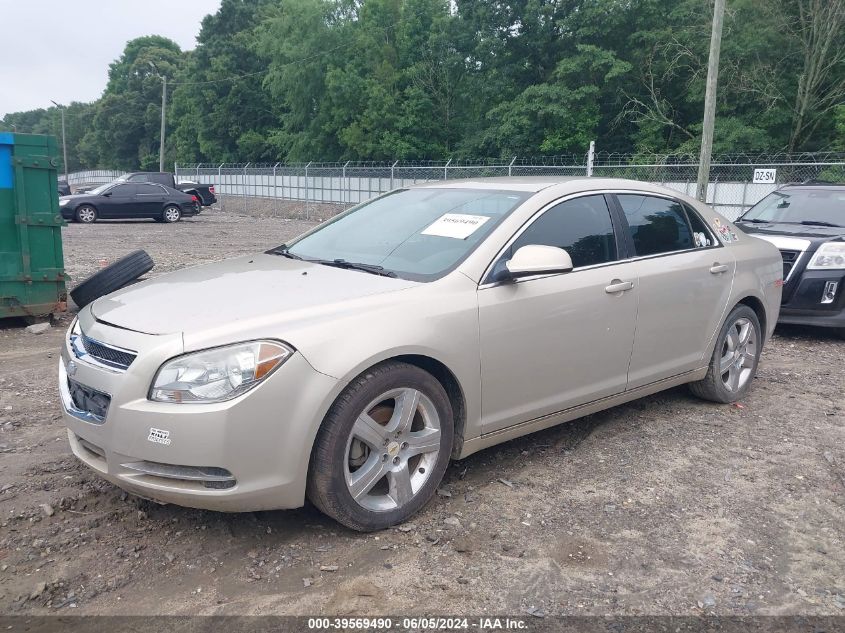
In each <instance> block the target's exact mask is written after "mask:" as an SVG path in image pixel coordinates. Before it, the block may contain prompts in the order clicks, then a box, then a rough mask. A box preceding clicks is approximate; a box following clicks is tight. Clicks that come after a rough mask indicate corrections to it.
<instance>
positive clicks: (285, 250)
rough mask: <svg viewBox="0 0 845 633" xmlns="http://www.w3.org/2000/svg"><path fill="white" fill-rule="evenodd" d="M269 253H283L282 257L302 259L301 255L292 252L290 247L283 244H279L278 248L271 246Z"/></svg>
mask: <svg viewBox="0 0 845 633" xmlns="http://www.w3.org/2000/svg"><path fill="white" fill-rule="evenodd" d="M267 254H268V255H281V256H282V257H287V258H289V259H302V258H301V257H300V256H299V255H296V254H294V253H291V252H290V251H289V250H288V247H287V246H285V245H284V244H282V245H281V246H277V247H276V248H271V249H270V250H269V251H267Z"/></svg>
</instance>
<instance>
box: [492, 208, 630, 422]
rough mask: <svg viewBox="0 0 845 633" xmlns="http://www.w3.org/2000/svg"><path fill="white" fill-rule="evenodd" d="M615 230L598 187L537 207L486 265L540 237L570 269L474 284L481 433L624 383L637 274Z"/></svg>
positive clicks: (603, 394)
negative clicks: (567, 259) (568, 260)
mask: <svg viewBox="0 0 845 633" xmlns="http://www.w3.org/2000/svg"><path fill="white" fill-rule="evenodd" d="M621 235H622V234H621V233H620V232H619V231H618V230H617V229H616V226H615V225H614V222H613V221H612V220H611V214H610V209H609V207H608V204H607V200H606V198H605V196H603V195H601V194H598V195H588V196H580V197H576V198H572V199H569V200H566V201H563V202H560V203H558V204H555V205H552V206H551V207H550V208H548V209H547V210H545V211H543V212H542V213H541V214H539V215H538V216H537V217H536V218H535V219H534V220H532V221H531V222H530V223H529V224H528V225H527V226H526V227H525V228H524V230H522V232H521V233H519V234H518V235H517V236H516V237H515V238H514V239H513V241H512V243H511V245H509V246H508V247H507V248H506V249H505V251H504V252H503V254H502V255H501V256H500V257H499V260H497V262H496V263H495V264H494V266H493V268H496V267H497V266H499V265H500V263H501V261H503V260H507V259H510V258H511V257H512V255H513V253H514V252H516V250H518V249H519V248H520V247H522V246H525V245H528V244H542V245H546V246H557V247H560V248H564V249H566V250H567V252H568V253H569V254H570V256H571V257H572V262H573V264H574V266H575V268H574V269H573V270H572V271H571V272H568V273H561V274H552V275H537V276H533V277H525V278H521V279H518V280H516V281H513V282H506V283H482V285H481V286H480V287H479V290H478V304H479V314H478V317H479V325H480V332H481V373H482V378H481V387H482V416H483V422H482V432H483V433H490V432H493V431H496V430H499V429H502V428H506V427H508V426H512V425H514V424H518V423H520V422H524V421H526V420H530V419H533V418H537V417H541V416H543V415H547V414H550V413H555V412H557V411H562V410H564V409H568V408H570V407H574V406H577V405H579V404H583V403H585V402H589V401H591V400H596V399H599V398H603V397H607V396H611V395H613V394H617V393H620V392H622V391H624V390H625V386H626V382H627V371H628V362H629V361H630V359H631V346H632V344H633V340H634V328H635V324H636V320H637V276H636V264H635V263H633V262H630V261H624V260H623V259H622V257H623V256H624V255H623V250H624V245H620V244H619V241H620V239H619V238H620V236H621ZM620 246H621V247H622V249H623V250H620Z"/></svg>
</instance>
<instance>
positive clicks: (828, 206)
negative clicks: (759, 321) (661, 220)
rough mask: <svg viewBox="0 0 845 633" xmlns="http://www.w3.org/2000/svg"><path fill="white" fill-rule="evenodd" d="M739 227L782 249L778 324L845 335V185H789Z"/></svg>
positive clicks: (763, 202) (739, 222) (744, 218)
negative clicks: (807, 327)
mask: <svg viewBox="0 0 845 633" xmlns="http://www.w3.org/2000/svg"><path fill="white" fill-rule="evenodd" d="M735 224H736V225H737V226H738V227H739V228H740V229H742V230H743V231H744V232H745V233H748V234H750V235H754V236H755V237H759V238H762V239H764V240H767V241H769V242H771V243H772V244H774V245H775V246H777V248H778V249H779V250H780V253H781V256H782V257H783V280H784V288H783V303H782V305H781V310H780V318H779V319H778V323H794V324H799V325H815V326H820V327H828V328H835V329H836V331H837V332H838V333H839V334H840V335H841V336H845V185H836V184H830V183H806V184H801V185H786V186H784V187H782V188H780V189H778V190H777V191H774V192H772V193H770V194H769V195H768V196H766V197H765V198H763V199H762V200H761V201H760V202H758V203H757V204H756V205H754V206H753V207H751V208H750V209H749V210H748V211H746V212H745V213H744V214H743V215H742V216H741V217H740V218H739V219H738V220H737V221H736V223H735Z"/></svg>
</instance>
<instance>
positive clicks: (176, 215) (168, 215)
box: [161, 205, 182, 224]
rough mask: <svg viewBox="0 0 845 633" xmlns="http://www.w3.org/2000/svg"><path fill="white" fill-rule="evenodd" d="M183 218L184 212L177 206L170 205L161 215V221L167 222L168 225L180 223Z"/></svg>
mask: <svg viewBox="0 0 845 633" xmlns="http://www.w3.org/2000/svg"><path fill="white" fill-rule="evenodd" d="M181 218H182V211H181V210H180V209H179V207H177V206H175V205H170V206H167V207H165V209H164V212H163V213H162V214H161V219H162V220H164V221H165V222H167V223H168V224H170V223H172V222H178V221H179V220H180V219H181Z"/></svg>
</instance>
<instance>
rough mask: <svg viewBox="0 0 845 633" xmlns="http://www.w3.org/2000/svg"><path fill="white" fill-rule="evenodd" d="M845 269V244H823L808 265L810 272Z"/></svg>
mask: <svg viewBox="0 0 845 633" xmlns="http://www.w3.org/2000/svg"><path fill="white" fill-rule="evenodd" d="M831 268H845V242H828V243H827V244H822V245H821V246H820V247H819V250H817V251H816V252H815V253H814V254H813V258H812V259H811V260H810V263H809V264H808V265H807V269H808V270H820V269H821V270H829V269H831Z"/></svg>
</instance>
